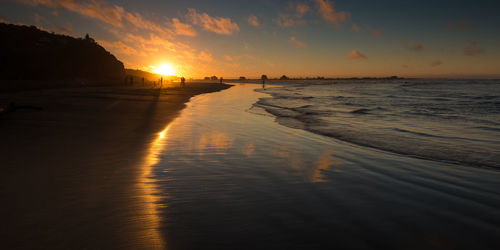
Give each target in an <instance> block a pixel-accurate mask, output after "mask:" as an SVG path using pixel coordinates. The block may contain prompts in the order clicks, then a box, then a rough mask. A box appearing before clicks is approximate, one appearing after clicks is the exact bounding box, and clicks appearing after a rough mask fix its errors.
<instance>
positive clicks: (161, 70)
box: [151, 63, 177, 76]
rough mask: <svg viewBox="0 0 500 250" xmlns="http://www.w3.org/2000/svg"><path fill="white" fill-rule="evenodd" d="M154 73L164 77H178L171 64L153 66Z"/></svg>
mask: <svg viewBox="0 0 500 250" xmlns="http://www.w3.org/2000/svg"><path fill="white" fill-rule="evenodd" d="M151 68H152V70H153V73H155V74H158V75H164V76H176V75H177V74H176V71H175V68H174V66H172V65H171V64H169V63H162V64H160V65H158V66H151Z"/></svg>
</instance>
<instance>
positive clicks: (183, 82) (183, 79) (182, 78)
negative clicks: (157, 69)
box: [181, 77, 186, 87]
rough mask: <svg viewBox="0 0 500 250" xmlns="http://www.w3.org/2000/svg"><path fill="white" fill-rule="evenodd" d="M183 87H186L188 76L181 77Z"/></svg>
mask: <svg viewBox="0 0 500 250" xmlns="http://www.w3.org/2000/svg"><path fill="white" fill-rule="evenodd" d="M181 87H186V78H184V77H181Z"/></svg>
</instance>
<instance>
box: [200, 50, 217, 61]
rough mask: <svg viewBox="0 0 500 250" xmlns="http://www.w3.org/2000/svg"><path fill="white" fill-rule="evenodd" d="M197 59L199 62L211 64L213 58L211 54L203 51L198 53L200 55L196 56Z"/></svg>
mask: <svg viewBox="0 0 500 250" xmlns="http://www.w3.org/2000/svg"><path fill="white" fill-rule="evenodd" d="M198 58H199V59H200V60H202V61H206V62H211V61H213V60H214V57H213V56H212V54H210V53H208V52H205V51H202V52H200V54H199V55H198Z"/></svg>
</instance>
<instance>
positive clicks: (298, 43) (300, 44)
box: [288, 36, 307, 48]
mask: <svg viewBox="0 0 500 250" xmlns="http://www.w3.org/2000/svg"><path fill="white" fill-rule="evenodd" d="M288 41H289V42H290V43H291V44H293V45H295V46H297V47H299V48H307V44H306V43H304V42H301V41H299V40H297V38H295V37H294V36H292V37H290V40H288Z"/></svg>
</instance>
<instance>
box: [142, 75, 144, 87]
mask: <svg viewBox="0 0 500 250" xmlns="http://www.w3.org/2000/svg"><path fill="white" fill-rule="evenodd" d="M142 86H144V77H143V78H142Z"/></svg>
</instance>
